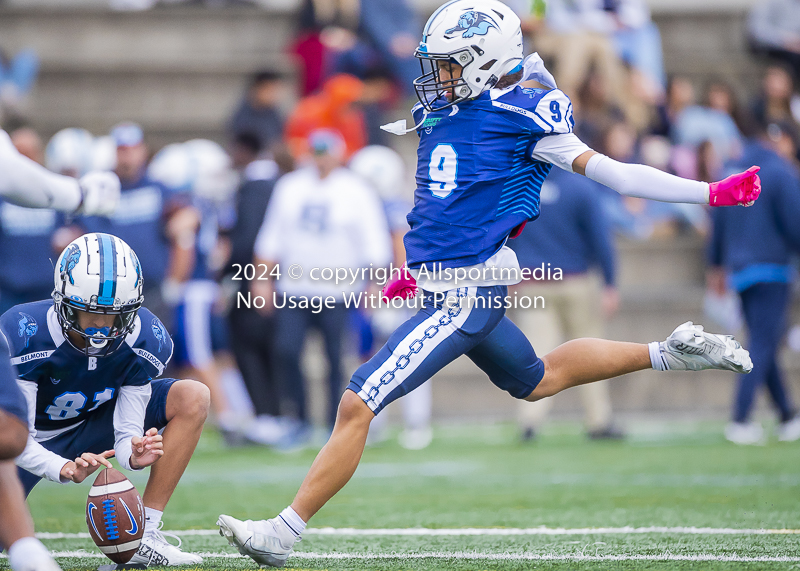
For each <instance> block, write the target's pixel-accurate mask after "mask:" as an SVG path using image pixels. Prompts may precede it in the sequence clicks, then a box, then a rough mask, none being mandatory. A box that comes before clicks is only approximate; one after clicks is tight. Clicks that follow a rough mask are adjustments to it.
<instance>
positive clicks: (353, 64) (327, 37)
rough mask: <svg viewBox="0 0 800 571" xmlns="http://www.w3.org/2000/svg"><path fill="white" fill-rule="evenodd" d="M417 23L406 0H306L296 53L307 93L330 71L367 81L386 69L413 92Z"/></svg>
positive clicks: (295, 48) (405, 88)
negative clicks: (368, 75) (375, 70)
mask: <svg viewBox="0 0 800 571" xmlns="http://www.w3.org/2000/svg"><path fill="white" fill-rule="evenodd" d="M418 33H419V23H418V21H417V18H416V15H415V13H414V12H413V10H412V9H411V7H410V6H409V4H408V2H407V1H406V0H364V1H361V0H305V2H304V3H303V8H302V10H301V12H300V32H299V34H298V38H297V41H296V42H295V45H294V48H293V51H294V53H297V54H298V55H299V56H300V57H301V59H302V60H303V62H304V78H303V95H308V94H310V93H312V92H314V91H316V90H317V89H318V88H319V87H320V85H321V84H322V81H323V80H324V79H325V77H327V76H328V75H329V74H331V73H350V74H353V75H356V76H357V77H360V78H363V77H365V75H366V73H367V72H368V70H370V69H373V68H375V67H383V68H385V69H386V70H388V71H389V72H390V73H391V74H392V76H393V77H394V80H395V81H396V82H397V84H398V85H399V87H400V89H401V90H402V91H404V92H406V93H410V92H411V88H412V87H411V84H412V82H413V80H414V79H415V78H416V77H417V75H419V73H418V72H419V64H418V62H417V61H416V59H415V58H414V49H415V48H416V47H417V44H418V42H419V37H418Z"/></svg>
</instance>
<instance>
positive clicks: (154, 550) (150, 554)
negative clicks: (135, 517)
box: [128, 521, 203, 566]
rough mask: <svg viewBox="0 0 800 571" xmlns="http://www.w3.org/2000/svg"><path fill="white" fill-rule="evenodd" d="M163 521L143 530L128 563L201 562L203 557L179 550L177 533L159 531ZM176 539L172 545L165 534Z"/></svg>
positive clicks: (165, 563)
mask: <svg viewBox="0 0 800 571" xmlns="http://www.w3.org/2000/svg"><path fill="white" fill-rule="evenodd" d="M163 524H164V522H163V521H161V522H159V523H158V527H157V528H155V529H149V530H145V532H144V536H143V537H142V542H141V543H140V544H139V550H138V551H137V552H136V554H135V555H134V556H133V558H131V560H130V561H129V562H128V563H144V564H145V565H167V566H172V565H193V564H196V563H202V562H203V558H202V557H200V556H199V555H195V554H194V553H186V552H185V551H181V539H180V538H179V537H178V536H177V535H173V534H171V533H164V532H163V531H161V526H162V525H163ZM167 535H168V536H170V537H173V538H175V539H177V540H178V545H172V544H171V543H170V542H169V541H167V538H166V537H165V536H167Z"/></svg>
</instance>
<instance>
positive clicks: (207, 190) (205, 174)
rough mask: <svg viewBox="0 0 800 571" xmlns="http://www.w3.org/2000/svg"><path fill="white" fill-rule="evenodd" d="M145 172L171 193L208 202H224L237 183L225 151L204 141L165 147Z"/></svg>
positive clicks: (195, 140) (234, 172)
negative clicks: (183, 193)
mask: <svg viewBox="0 0 800 571" xmlns="http://www.w3.org/2000/svg"><path fill="white" fill-rule="evenodd" d="M147 172H148V174H149V176H150V177H151V178H152V179H154V180H157V181H159V182H161V183H162V184H164V185H166V186H167V187H169V188H170V189H172V190H174V191H177V192H191V193H192V194H194V195H195V196H198V197H200V198H203V199H205V200H210V201H212V202H225V201H226V200H227V199H229V198H230V197H231V196H232V195H233V194H234V193H235V192H236V187H237V185H238V182H239V180H238V177H237V175H236V171H235V170H233V166H232V164H231V159H230V157H229V156H228V154H227V153H226V152H225V149H223V148H222V147H221V146H219V145H218V144H217V143H215V142H213V141H209V140H206V139H192V140H191V141H187V142H185V143H173V144H171V145H167V146H166V147H164V148H163V149H161V150H160V151H158V153H156V156H155V157H153V160H152V162H151V163H150V166H149V167H148V171H147Z"/></svg>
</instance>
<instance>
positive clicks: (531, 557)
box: [0, 550, 800, 563]
mask: <svg viewBox="0 0 800 571" xmlns="http://www.w3.org/2000/svg"><path fill="white" fill-rule="evenodd" d="M53 555H54V556H55V557H71V558H75V557H85V558H91V559H104V558H105V555H103V554H101V553H91V552H88V551H82V550H81V551H54V552H53ZM198 555H200V556H201V557H206V558H210V559H231V558H239V557H242V556H241V555H238V554H234V553H213V552H211V553H209V552H205V553H198ZM0 557H2V558H6V557H7V556H6V555H5V554H3V555H2V556H0ZM292 557H293V558H296V559H306V560H315V559H316V560H319V559H332V560H348V559H350V560H358V561H369V560H377V561H382V560H392V559H442V560H468V561H721V562H737V563H798V562H800V557H745V556H739V555H712V554H707V553H700V554H696V555H678V554H674V553H669V552H667V553H662V554H660V555H583V554H581V553H576V554H569V555H562V554H542V555H536V554H529V553H480V552H464V551H457V552H452V553H448V552H442V551H432V552H422V553H295V554H294V555H293V556H292Z"/></svg>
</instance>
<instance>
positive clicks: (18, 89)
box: [0, 49, 39, 121]
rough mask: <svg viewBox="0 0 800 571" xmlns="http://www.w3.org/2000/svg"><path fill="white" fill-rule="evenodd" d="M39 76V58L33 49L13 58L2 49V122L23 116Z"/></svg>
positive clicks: (0, 75)
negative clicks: (5, 117)
mask: <svg viewBox="0 0 800 571" xmlns="http://www.w3.org/2000/svg"><path fill="white" fill-rule="evenodd" d="M38 75H39V57H38V56H37V55H36V52H35V51H33V50H32V49H25V50H21V51H19V52H17V53H16V54H15V55H14V56H13V57H12V56H9V55H8V54H7V53H6V52H5V51H3V50H2V49H0V121H2V120H3V118H4V116H10V117H19V116H21V115H23V111H24V108H25V104H26V101H27V97H28V95H30V92H31V91H32V90H33V86H34V84H35V83H36V77H37V76H38Z"/></svg>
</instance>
